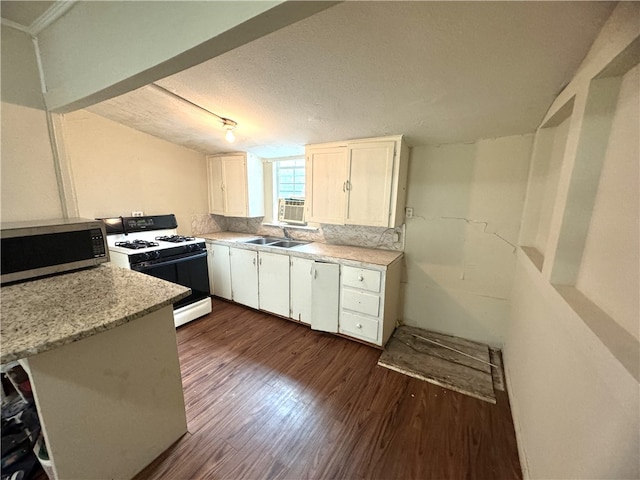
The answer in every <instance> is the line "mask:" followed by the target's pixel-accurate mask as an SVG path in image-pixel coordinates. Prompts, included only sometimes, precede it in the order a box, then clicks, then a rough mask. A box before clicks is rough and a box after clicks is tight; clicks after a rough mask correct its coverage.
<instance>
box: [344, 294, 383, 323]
mask: <svg viewBox="0 0 640 480" xmlns="http://www.w3.org/2000/svg"><path fill="white" fill-rule="evenodd" d="M342 308H346V309H348V310H353V311H355V312H360V313H366V314H367V315H371V316H372V317H377V316H378V315H379V314H380V297H378V296H377V295H372V294H370V293H365V292H358V291H355V290H349V289H344V290H342Z"/></svg>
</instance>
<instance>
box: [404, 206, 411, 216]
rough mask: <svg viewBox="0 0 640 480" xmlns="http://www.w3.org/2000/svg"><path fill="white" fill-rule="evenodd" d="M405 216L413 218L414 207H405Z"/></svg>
mask: <svg viewBox="0 0 640 480" xmlns="http://www.w3.org/2000/svg"><path fill="white" fill-rule="evenodd" d="M404 216H405V217H407V218H413V207H407V208H405V209H404Z"/></svg>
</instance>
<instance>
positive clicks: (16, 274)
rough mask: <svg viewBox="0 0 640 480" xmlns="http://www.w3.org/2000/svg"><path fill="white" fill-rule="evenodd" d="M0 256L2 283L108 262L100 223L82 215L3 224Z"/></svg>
mask: <svg viewBox="0 0 640 480" xmlns="http://www.w3.org/2000/svg"><path fill="white" fill-rule="evenodd" d="M0 259H1V260H0V262H1V264H2V265H1V268H0V274H1V275H0V276H1V280H0V282H1V283H3V284H4V283H9V282H16V281H20V280H27V279H31V278H36V277H41V276H44V275H51V274H54V273H62V272H68V271H71V270H77V269H80V268H85V267H91V266H95V265H98V264H100V263H104V262H108V261H109V249H108V248H107V244H106V233H105V228H104V223H103V222H101V221H98V220H89V219H85V218H67V219H55V220H39V221H30V222H13V223H3V224H2V225H0Z"/></svg>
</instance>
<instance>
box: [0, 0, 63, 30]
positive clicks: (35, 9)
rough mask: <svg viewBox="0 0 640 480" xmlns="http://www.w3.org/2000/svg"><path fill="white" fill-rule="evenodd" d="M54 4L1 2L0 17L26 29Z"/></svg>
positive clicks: (4, 0) (51, 2) (52, 2)
mask: <svg viewBox="0 0 640 480" xmlns="http://www.w3.org/2000/svg"><path fill="white" fill-rule="evenodd" d="M55 3H56V2H55V1H50V2H39V1H14V0H12V1H7V0H3V1H2V2H1V3H0V16H2V18H5V19H7V20H10V21H12V22H14V23H16V24H18V25H22V26H23V27H25V28H28V27H30V26H31V24H32V23H33V22H35V21H36V20H38V19H39V18H40V17H41V16H42V15H43V14H44V13H45V12H46V11H47V10H49V9H50V8H51V7H52V6H53V5H54V4H55Z"/></svg>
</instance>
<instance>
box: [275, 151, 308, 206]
mask: <svg viewBox="0 0 640 480" xmlns="http://www.w3.org/2000/svg"><path fill="white" fill-rule="evenodd" d="M274 165H275V169H274V170H275V172H274V173H275V177H276V178H275V180H276V181H275V184H276V192H275V193H276V195H275V201H276V203H277V200H278V199H279V198H291V197H298V198H304V158H298V159H291V160H280V161H279V162H274Z"/></svg>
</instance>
